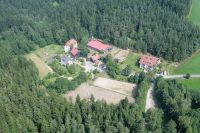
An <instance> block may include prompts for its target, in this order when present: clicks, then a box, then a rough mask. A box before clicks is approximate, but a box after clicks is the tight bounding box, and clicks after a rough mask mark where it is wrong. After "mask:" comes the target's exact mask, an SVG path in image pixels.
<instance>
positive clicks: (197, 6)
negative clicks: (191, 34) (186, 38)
mask: <svg viewBox="0 0 200 133" xmlns="http://www.w3.org/2000/svg"><path fill="white" fill-rule="evenodd" d="M189 19H190V20H191V21H192V22H193V23H194V24H196V25H198V26H200V0H192V7H191V12H190V14H189Z"/></svg>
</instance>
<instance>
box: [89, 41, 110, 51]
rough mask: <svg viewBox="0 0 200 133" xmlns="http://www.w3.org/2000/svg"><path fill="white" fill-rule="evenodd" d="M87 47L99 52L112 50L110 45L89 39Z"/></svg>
mask: <svg viewBox="0 0 200 133" xmlns="http://www.w3.org/2000/svg"><path fill="white" fill-rule="evenodd" d="M88 46H89V47H92V48H94V49H96V50H99V51H106V50H107V49H110V48H112V47H111V46H110V45H107V44H105V43H103V41H102V40H99V39H91V40H90V41H89V42H88Z"/></svg>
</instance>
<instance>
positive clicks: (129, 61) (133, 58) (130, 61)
mask: <svg viewBox="0 0 200 133" xmlns="http://www.w3.org/2000/svg"><path fill="white" fill-rule="evenodd" d="M139 59H140V55H139V54H138V53H133V52H130V53H129V55H128V57H127V58H126V60H125V61H124V62H123V63H122V67H126V66H127V65H130V66H131V67H132V69H133V70H134V71H141V69H140V68H139V65H138V64H137V62H138V60H139Z"/></svg>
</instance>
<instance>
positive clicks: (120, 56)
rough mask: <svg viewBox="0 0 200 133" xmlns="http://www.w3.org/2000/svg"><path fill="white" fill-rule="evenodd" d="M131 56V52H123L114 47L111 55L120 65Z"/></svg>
mask: <svg viewBox="0 0 200 133" xmlns="http://www.w3.org/2000/svg"><path fill="white" fill-rule="evenodd" d="M128 54H129V50H123V49H120V48H116V47H113V49H112V51H111V55H112V56H113V58H114V59H117V60H118V61H119V62H120V63H121V62H123V61H124V60H125V59H126V58H127V57H128Z"/></svg>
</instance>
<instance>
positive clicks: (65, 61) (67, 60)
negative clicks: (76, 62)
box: [61, 56, 72, 65]
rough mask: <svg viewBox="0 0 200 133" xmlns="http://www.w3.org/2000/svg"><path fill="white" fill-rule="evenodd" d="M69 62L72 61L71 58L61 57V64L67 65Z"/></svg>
mask: <svg viewBox="0 0 200 133" xmlns="http://www.w3.org/2000/svg"><path fill="white" fill-rule="evenodd" d="M69 61H72V59H71V58H70V57H67V56H63V57H61V64H62V65H66V64H67V63H68V62H69Z"/></svg>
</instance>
